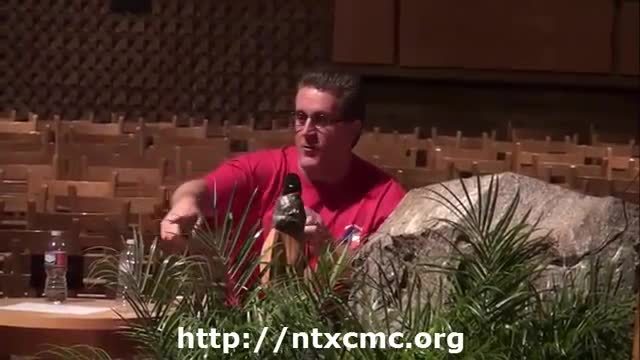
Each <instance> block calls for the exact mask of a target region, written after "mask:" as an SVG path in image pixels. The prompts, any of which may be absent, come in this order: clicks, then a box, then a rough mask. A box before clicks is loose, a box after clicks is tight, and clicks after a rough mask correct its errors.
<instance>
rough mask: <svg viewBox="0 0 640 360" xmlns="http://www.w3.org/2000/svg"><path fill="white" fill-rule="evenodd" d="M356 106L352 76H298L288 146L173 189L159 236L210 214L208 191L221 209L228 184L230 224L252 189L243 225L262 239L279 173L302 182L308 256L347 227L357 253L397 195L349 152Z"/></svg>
mask: <svg viewBox="0 0 640 360" xmlns="http://www.w3.org/2000/svg"><path fill="white" fill-rule="evenodd" d="M364 107H365V106H364V101H363V99H362V94H361V90H360V81H359V79H358V78H357V77H355V76H352V75H347V74H342V73H334V72H311V73H307V74H305V75H304V76H303V77H302V78H301V79H300V81H299V83H298V91H297V94H296V98H295V111H294V113H293V120H294V124H295V146H290V147H285V148H281V149H271V150H262V151H257V152H254V153H250V154H247V155H242V156H238V157H236V158H234V159H231V160H228V161H226V162H225V163H223V164H222V165H221V166H220V167H218V168H217V169H215V170H213V171H212V172H211V173H210V174H208V175H207V176H206V177H205V178H203V179H197V180H192V181H189V182H187V183H185V184H183V185H181V186H180V187H179V188H178V189H177V190H176V191H175V193H174V194H173V197H172V208H171V211H170V212H169V213H168V214H167V216H166V217H165V218H164V219H163V221H162V223H161V236H162V238H163V239H165V240H171V239H174V238H175V237H176V236H179V234H181V233H185V232H188V231H189V230H190V228H191V227H192V226H193V225H194V224H195V222H196V220H197V219H198V218H199V217H200V216H201V215H203V216H207V215H210V214H211V204H212V200H211V199H212V194H213V192H214V190H215V193H216V199H217V204H218V205H217V206H218V209H220V210H222V211H224V210H225V209H227V204H228V201H229V198H230V195H231V192H232V189H233V188H234V187H235V193H234V199H233V204H232V211H233V214H234V217H235V218H236V219H238V218H239V217H240V215H241V214H242V213H243V211H244V208H245V207H246V204H247V203H248V201H249V199H250V198H251V194H252V193H253V192H254V190H256V189H257V193H256V195H255V197H254V200H253V203H252V204H253V206H252V207H251V208H250V212H249V214H248V218H247V224H248V226H251V225H253V224H255V223H257V222H258V221H260V222H261V224H262V228H263V230H264V231H263V237H262V239H264V234H267V233H268V232H269V230H270V228H271V222H272V214H273V208H274V205H275V202H276V200H277V198H278V196H280V195H281V192H282V187H283V180H284V178H285V175H286V174H287V173H295V174H297V175H298V176H299V177H300V180H301V184H302V200H303V202H304V205H305V212H306V213H307V223H306V226H305V240H306V242H307V244H310V248H311V249H312V251H311V252H310V255H311V256H312V257H315V256H316V255H317V252H316V251H313V249H316V250H317V249H320V248H321V245H322V244H321V242H323V241H327V240H329V239H333V240H334V241H338V240H340V239H341V238H342V237H343V236H344V234H345V231H348V230H349V229H353V228H356V229H358V230H359V231H360V237H359V238H355V240H354V241H353V242H352V243H351V245H350V247H351V248H357V247H358V245H360V243H361V242H362V241H364V240H365V239H366V237H367V236H368V235H370V234H371V233H373V232H374V231H376V229H377V228H378V227H379V226H380V225H381V224H382V222H383V221H384V220H385V219H386V218H387V216H389V214H390V213H391V212H392V211H393V209H394V208H395V207H396V205H397V204H398V203H399V202H400V200H402V198H403V197H404V194H405V191H404V189H403V188H402V187H401V186H400V185H399V184H398V183H397V182H396V181H395V180H394V179H393V178H392V177H390V176H389V175H387V174H386V173H385V172H383V171H382V170H380V169H378V168H377V167H375V166H374V165H372V164H370V163H368V162H366V161H364V160H363V159H361V158H359V157H358V156H356V155H355V154H353V152H352V148H353V146H354V145H355V144H356V143H357V141H358V138H359V137H360V133H361V131H362V121H363V119H364V112H365V111H364ZM358 239H361V240H360V241H359V240H358ZM257 245H258V246H261V244H257ZM310 260H312V261H313V259H310Z"/></svg>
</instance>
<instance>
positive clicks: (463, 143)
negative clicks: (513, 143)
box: [431, 127, 496, 149]
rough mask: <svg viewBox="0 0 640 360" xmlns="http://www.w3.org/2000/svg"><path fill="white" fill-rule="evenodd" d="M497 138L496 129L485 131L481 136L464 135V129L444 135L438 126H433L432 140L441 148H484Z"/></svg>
mask: <svg viewBox="0 0 640 360" xmlns="http://www.w3.org/2000/svg"><path fill="white" fill-rule="evenodd" d="M495 139H496V131H495V130H492V131H491V133H488V132H483V133H482V134H481V135H480V137H464V136H463V135H462V131H459V130H458V131H456V133H455V135H442V134H440V133H439V131H438V129H437V128H436V127H432V128H431V140H432V141H433V144H434V145H435V146H438V147H441V148H463V149H484V148H486V147H487V146H488V145H489V144H490V143H491V142H492V141H495Z"/></svg>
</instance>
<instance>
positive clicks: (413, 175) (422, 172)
mask: <svg viewBox="0 0 640 360" xmlns="http://www.w3.org/2000/svg"><path fill="white" fill-rule="evenodd" d="M384 170H385V171H386V172H387V173H389V174H392V176H394V177H395V178H396V180H398V182H399V183H400V184H401V185H402V186H403V187H404V188H405V189H407V190H411V189H415V188H421V187H424V186H427V185H432V184H437V183H441V182H444V181H448V180H451V179H452V177H451V171H450V170H449V169H445V170H432V169H426V168H405V169H400V168H389V167H387V168H384Z"/></svg>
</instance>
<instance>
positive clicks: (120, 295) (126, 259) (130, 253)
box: [116, 239, 136, 306]
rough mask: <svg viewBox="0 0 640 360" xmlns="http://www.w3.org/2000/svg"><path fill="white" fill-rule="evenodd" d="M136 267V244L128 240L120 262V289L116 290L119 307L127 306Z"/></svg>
mask: <svg viewBox="0 0 640 360" xmlns="http://www.w3.org/2000/svg"><path fill="white" fill-rule="evenodd" d="M135 265H136V255H135V242H134V241H133V239H127V241H126V243H125V246H124V249H122V252H121V253H120V258H119V262H118V287H117V289H116V302H117V304H118V305H121V306H126V305H127V296H126V294H127V292H128V291H129V285H130V282H131V281H132V279H133V278H132V275H133V271H134V269H135Z"/></svg>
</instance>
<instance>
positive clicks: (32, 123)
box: [0, 113, 38, 134]
mask: <svg viewBox="0 0 640 360" xmlns="http://www.w3.org/2000/svg"><path fill="white" fill-rule="evenodd" d="M37 130H38V115H36V114H33V113H29V116H28V118H27V121H16V120H15V119H13V120H9V121H0V133H23V134H25V133H35V132H37Z"/></svg>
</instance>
